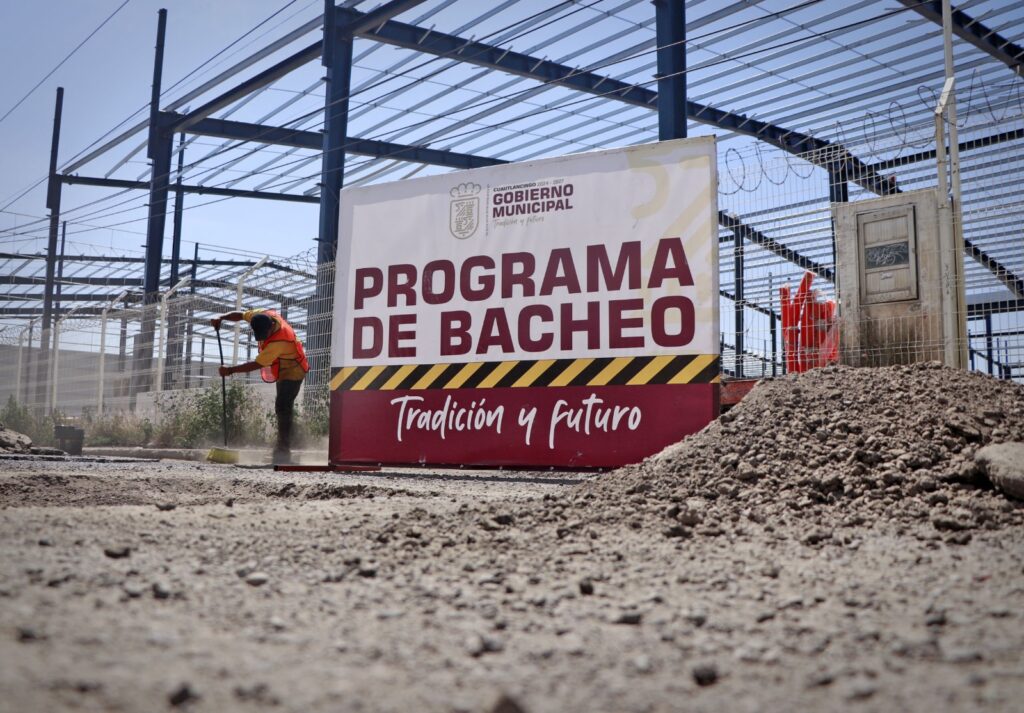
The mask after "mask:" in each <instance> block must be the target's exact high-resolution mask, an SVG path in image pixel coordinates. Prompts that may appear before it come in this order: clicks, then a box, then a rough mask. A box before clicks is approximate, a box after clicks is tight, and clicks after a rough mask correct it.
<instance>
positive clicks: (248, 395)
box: [152, 382, 273, 448]
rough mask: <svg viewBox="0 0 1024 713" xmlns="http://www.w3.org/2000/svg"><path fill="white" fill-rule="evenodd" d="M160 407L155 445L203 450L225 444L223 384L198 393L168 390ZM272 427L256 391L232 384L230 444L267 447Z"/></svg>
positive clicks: (159, 400) (160, 399)
mask: <svg viewBox="0 0 1024 713" xmlns="http://www.w3.org/2000/svg"><path fill="white" fill-rule="evenodd" d="M156 405H157V410H158V412H159V413H160V417H159V420H158V422H157V423H156V428H155V431H154V434H153V443H152V445H155V446H161V447H176V448H203V447H206V446H211V445H217V444H223V443H224V428H223V421H222V411H223V406H222V396H221V389H220V385H219V384H218V385H211V386H209V387H208V388H206V389H204V390H203V391H201V392H199V393H198V394H197V393H196V392H192V391H182V392H176V391H168V392H166V393H163V394H160V395H159V396H158V397H157V399H156ZM269 415H270V416H271V417H272V416H273V414H269ZM268 425H269V423H268V414H267V413H266V411H261V409H260V403H259V399H258V398H257V396H256V393H255V391H254V390H253V389H251V388H250V387H248V386H246V385H245V384H243V383H239V382H233V383H229V384H228V387H227V427H228V444H229V445H232V446H243V445H245V446H247V445H252V446H263V445H266V444H267V442H268V441H267V430H268V428H267V427H268Z"/></svg>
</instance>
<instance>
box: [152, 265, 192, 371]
mask: <svg viewBox="0 0 1024 713" xmlns="http://www.w3.org/2000/svg"><path fill="white" fill-rule="evenodd" d="M191 279H192V278H191V277H184V278H182V279H181V280H179V281H178V283H177V284H176V285H174V287H172V288H171V289H169V290H167V292H165V293H164V294H163V295H161V296H160V331H159V332H158V337H159V339H160V341H159V343H158V346H157V349H156V353H157V357H156V358H157V362H156V389H155V391H163V390H164V364H165V363H166V359H167V348H166V346H165V345H166V344H167V339H168V330H167V300H169V299H170V298H171V296H172V295H173V294H174V293H175V292H177V291H178V289H179V288H181V287H184V286H185V285H187V284H188V282H189V281H190V280H191Z"/></svg>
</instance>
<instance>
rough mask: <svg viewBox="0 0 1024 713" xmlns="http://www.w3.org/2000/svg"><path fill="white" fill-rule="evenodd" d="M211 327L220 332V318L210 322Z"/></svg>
mask: <svg viewBox="0 0 1024 713" xmlns="http://www.w3.org/2000/svg"><path fill="white" fill-rule="evenodd" d="M210 326H211V327H213V328H214V329H216V330H218V331H219V330H220V317H214V318H213V319H211V320H210Z"/></svg>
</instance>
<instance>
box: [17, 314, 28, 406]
mask: <svg viewBox="0 0 1024 713" xmlns="http://www.w3.org/2000/svg"><path fill="white" fill-rule="evenodd" d="M27 331H28V327H27V326H26V327H25V328H24V329H22V330H21V334H19V335H18V371H17V372H16V373H15V380H14V400H15V401H17V400H18V399H20V398H21V384H22V382H23V381H24V379H23V378H22V374H21V370H22V369H23V368H24V365H25V345H24V344H22V339H23V338H24V337H25V332H27Z"/></svg>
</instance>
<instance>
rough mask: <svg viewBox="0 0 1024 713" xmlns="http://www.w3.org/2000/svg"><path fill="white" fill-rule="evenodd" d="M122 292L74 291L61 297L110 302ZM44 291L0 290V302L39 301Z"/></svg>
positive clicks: (79, 300) (65, 299)
mask: <svg viewBox="0 0 1024 713" xmlns="http://www.w3.org/2000/svg"><path fill="white" fill-rule="evenodd" d="M119 294H120V290H118V291H117V292H73V293H71V294H69V295H64V296H63V297H62V298H61V301H63V302H109V301H110V300H112V299H113V298H115V297H117V296H118V295H119ZM42 299H43V293H42V292H21V293H18V292H0V302H39V301H41V300H42Z"/></svg>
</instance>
